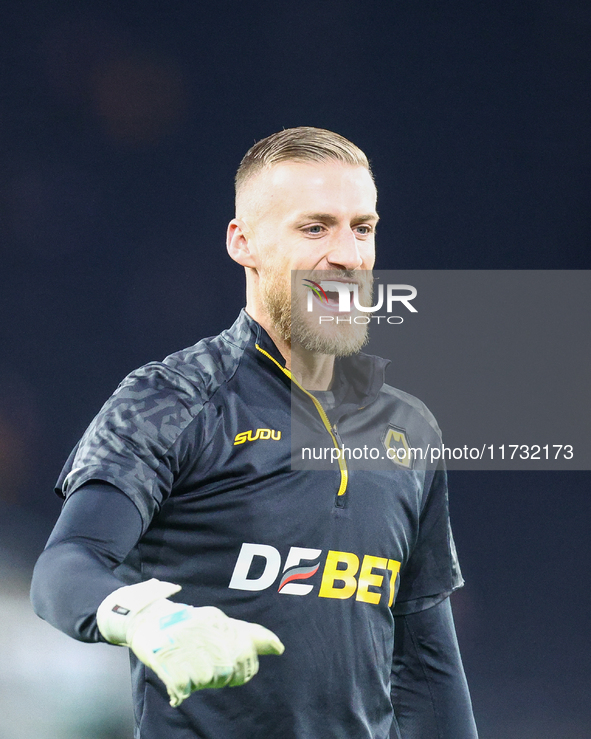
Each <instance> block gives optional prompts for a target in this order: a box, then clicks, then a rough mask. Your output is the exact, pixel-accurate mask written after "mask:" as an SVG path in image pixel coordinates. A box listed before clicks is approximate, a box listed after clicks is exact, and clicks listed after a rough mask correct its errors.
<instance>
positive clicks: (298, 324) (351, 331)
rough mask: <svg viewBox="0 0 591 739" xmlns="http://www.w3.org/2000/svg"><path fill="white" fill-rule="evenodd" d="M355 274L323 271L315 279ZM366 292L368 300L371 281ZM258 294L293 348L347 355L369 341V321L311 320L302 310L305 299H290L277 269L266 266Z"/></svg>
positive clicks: (357, 350)
mask: <svg viewBox="0 0 591 739" xmlns="http://www.w3.org/2000/svg"><path fill="white" fill-rule="evenodd" d="M301 274H303V273H301ZM310 274H312V275H313V274H314V273H310ZM317 274H318V273H317ZM358 275H359V273H355V272H344V271H343V272H337V271H335V272H331V273H328V272H322V277H321V278H317V279H325V280H327V279H333V280H335V279H339V278H341V279H345V278H346V279H355V278H356V277H357V276H358ZM362 291H363V286H360V292H362ZM365 292H366V295H367V299H369V300H371V297H372V295H371V293H372V289H371V281H369V283H368V285H367V287H366V288H365ZM261 294H262V300H263V305H264V307H265V309H266V311H267V314H268V315H269V317H270V318H271V323H272V325H273V327H274V328H275V330H276V331H277V333H278V334H279V336H280V337H281V339H283V341H285V342H287V343H288V344H289V345H290V346H291V348H292V350H297V347H300V348H302V349H304V350H305V351H308V352H312V353H314V354H330V355H332V356H335V357H347V356H349V355H351V354H357V352H359V351H360V350H361V348H362V347H363V346H364V345H365V344H367V342H368V341H369V336H368V323H369V321H368V322H367V323H365V322H362V323H355V322H353V320H352V319H351V323H348V322H340V323H339V324H336V325H335V324H332V323H331V324H328V323H323V324H314V320H315V318H314V314H313V313H306V312H305V311H304V308H303V305H304V301H303V300H299V299H294V300H293V301H292V296H291V285H290V282H289V281H288V280H282V279H279V278H278V277H277V272H273V270H269V271H268V272H267V273H266V274H265V276H264V277H263V278H262V279H261ZM362 294H363V293H362ZM364 302H365V301H364ZM366 304H367V303H366Z"/></svg>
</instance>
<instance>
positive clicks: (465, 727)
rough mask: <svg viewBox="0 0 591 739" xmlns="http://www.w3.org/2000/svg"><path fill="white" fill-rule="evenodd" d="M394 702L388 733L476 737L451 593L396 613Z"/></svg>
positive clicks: (430, 738) (407, 737)
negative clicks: (424, 606) (416, 608)
mask: <svg viewBox="0 0 591 739" xmlns="http://www.w3.org/2000/svg"><path fill="white" fill-rule="evenodd" d="M392 703H393V706H394V712H395V715H396V721H395V723H394V725H393V727H392V730H391V733H390V737H391V739H399V737H400V739H477V737H478V733H477V730H476V724H475V722H474V716H473V713H472V704H471V700H470V693H469V691H468V685H467V682H466V677H465V674H464V668H463V666H462V660H461V657H460V650H459V647H458V641H457V637H456V633H455V627H454V622H453V616H452V611H451V604H450V601H449V598H445V599H444V600H443V601H441V602H440V603H439V604H437V605H435V606H433V607H432V608H428V609H426V610H423V611H420V612H418V613H412V614H409V615H405V616H397V617H396V618H395V637H394V658H393V663H392ZM396 723H397V725H396ZM398 732H399V733H398Z"/></svg>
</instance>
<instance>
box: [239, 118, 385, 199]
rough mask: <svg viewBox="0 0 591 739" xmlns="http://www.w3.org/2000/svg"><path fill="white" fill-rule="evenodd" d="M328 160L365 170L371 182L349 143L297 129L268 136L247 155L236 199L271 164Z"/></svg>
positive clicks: (321, 130) (305, 128) (318, 131)
mask: <svg viewBox="0 0 591 739" xmlns="http://www.w3.org/2000/svg"><path fill="white" fill-rule="evenodd" d="M327 160H334V161H337V162H344V163H345V164H350V165H352V166H357V167H365V168H366V169H367V171H368V172H369V174H370V175H371V176H372V179H373V174H372V171H371V167H370V166H369V161H368V159H367V157H366V156H365V154H364V153H363V152H362V151H361V149H360V148H359V147H357V146H355V144H353V143H352V142H351V141H349V140H348V139H346V138H345V137H344V136H341V135H339V134H338V133H334V132H333V131H327V130H326V129H324V128H313V127H311V126H299V127H298V128H286V129H284V130H283V131H279V132H278V133H274V134H271V136H267V138H265V139H261V141H257V143H256V144H255V145H254V146H252V147H251V148H250V149H249V150H248V151H247V152H246V154H245V155H244V158H243V159H242V161H241V162H240V166H239V167H238V171H237V172H236V180H235V182H236V197H238V194H239V192H240V191H241V189H242V187H243V186H244V183H245V182H246V181H247V180H249V179H250V178H251V177H253V176H254V175H255V174H258V172H260V171H261V170H262V169H264V168H266V167H271V166H272V165H273V164H278V163H279V162H325V161H327Z"/></svg>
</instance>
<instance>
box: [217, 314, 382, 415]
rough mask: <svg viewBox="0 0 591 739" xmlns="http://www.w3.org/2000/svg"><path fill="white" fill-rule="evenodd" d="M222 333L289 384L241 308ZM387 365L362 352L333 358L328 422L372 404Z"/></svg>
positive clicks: (281, 362)
mask: <svg viewBox="0 0 591 739" xmlns="http://www.w3.org/2000/svg"><path fill="white" fill-rule="evenodd" d="M224 333H225V334H226V337H227V340H229V341H231V342H232V343H236V344H243V343H246V344H248V347H249V349H252V350H253V351H254V352H255V353H256V355H257V356H258V358H259V359H260V361H262V362H264V363H265V364H266V365H267V366H268V367H269V368H270V369H271V370H272V371H273V372H274V373H275V374H277V375H278V376H280V377H282V379H284V380H287V381H288V382H289V378H288V375H287V374H286V367H285V358H284V357H283V355H282V354H281V352H280V351H279V349H278V348H277V347H276V346H275V343H274V342H273V340H272V339H271V337H270V336H269V334H268V333H267V332H266V331H265V329H264V328H263V327H262V326H261V325H260V323H257V321H255V320H254V318H252V317H251V316H249V315H248V313H247V312H246V311H245V310H244V309H242V311H241V312H240V315H239V316H238V319H237V320H236V321H235V323H234V325H233V326H232V327H231V328H229V329H228V330H227V331H226V332H224ZM257 345H258V349H257ZM261 350H262V351H261ZM389 364H390V362H389V360H387V359H383V358H382V357H376V356H373V355H371V354H365V353H364V352H359V353H358V354H353V355H352V356H350V357H337V359H336V361H335V371H334V379H333V383H332V387H331V389H332V391H333V392H334V394H335V401H336V406H335V408H334V409H333V410H332V411H331V412H329V414H328V415H329V417H330V419H331V421H333V422H334V420H337V419H338V418H340V417H342V416H343V415H345V414H346V413H350V412H353V411H356V410H358V409H359V408H363V407H365V406H367V405H369V404H370V403H372V402H373V401H374V400H375V399H376V398H377V396H378V393H379V392H380V389H381V387H382V385H383V384H384V381H385V372H386V367H387V366H388V365H389ZM287 373H289V370H287ZM289 375H291V373H289Z"/></svg>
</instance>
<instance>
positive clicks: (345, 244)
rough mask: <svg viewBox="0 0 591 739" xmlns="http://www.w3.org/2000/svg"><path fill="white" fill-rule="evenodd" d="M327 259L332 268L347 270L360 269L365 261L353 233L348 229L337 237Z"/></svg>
mask: <svg viewBox="0 0 591 739" xmlns="http://www.w3.org/2000/svg"><path fill="white" fill-rule="evenodd" d="M326 258H327V261H328V262H329V263H330V265H331V267H335V268H337V269H347V270H351V269H359V267H361V265H362V264H363V259H362V258H361V254H360V252H359V244H358V242H357V239H356V238H355V234H354V233H353V231H351V230H350V229H347V230H344V231H343V232H341V233H339V234H338V235H337V236H335V240H334V243H333V244H332V245H331V250H330V252H329V253H328V254H327V255H326Z"/></svg>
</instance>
